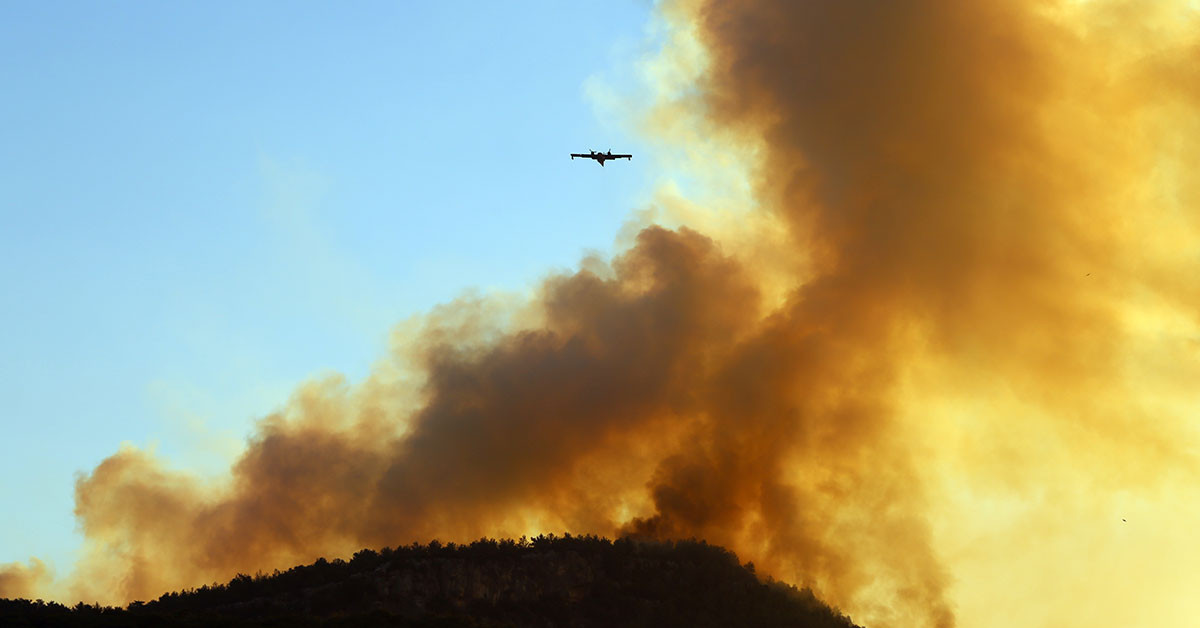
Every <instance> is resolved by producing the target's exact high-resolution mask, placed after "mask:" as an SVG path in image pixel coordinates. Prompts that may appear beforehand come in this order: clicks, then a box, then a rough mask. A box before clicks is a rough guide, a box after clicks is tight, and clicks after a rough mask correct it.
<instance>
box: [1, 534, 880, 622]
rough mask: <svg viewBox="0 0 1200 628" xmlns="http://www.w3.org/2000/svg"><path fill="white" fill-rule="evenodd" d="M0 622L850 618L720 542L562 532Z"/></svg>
mask: <svg viewBox="0 0 1200 628" xmlns="http://www.w3.org/2000/svg"><path fill="white" fill-rule="evenodd" d="M0 625H4V626H9V627H14V628H15V627H25V626H29V627H35V626H36V627H41V626H114V627H115V626H139V627H140V626H147V627H148V626H262V627H274V626H279V627H282V626H396V627H401V626H403V627H430V628H432V627H435V626H436V627H439V628H452V627H453V628H456V627H475V628H493V627H495V628H499V627H508V626H511V627H522V628H524V627H529V628H534V627H543V626H544V627H547V628H549V627H572V628H593V627H595V628H600V627H609V626H646V627H650V626H656V627H657V626H689V627H694V626H700V627H704V626H711V627H714V628H715V627H718V626H720V627H727V626H779V627H783V626H788V627H794V628H856V627H855V625H854V624H853V623H852V622H851V621H850V620H849V618H847V617H845V616H844V615H842V614H841V613H839V612H837V611H836V610H833V609H831V608H829V607H828V606H826V605H824V604H823V603H821V602H820V601H819V600H817V599H816V598H815V597H814V596H813V595H812V593H811V592H810V591H808V590H807V589H804V590H800V589H796V588H795V587H792V586H790V585H787V584H784V583H780V582H774V581H770V580H767V581H764V580H762V579H760V578H759V577H758V576H757V575H755V573H754V569H753V566H752V565H741V564H739V562H738V560H737V557H736V556H735V555H734V554H733V553H732V552H730V551H728V550H726V549H723V548H721V547H717V546H714V545H708V544H706V543H704V542H702V541H679V542H646V541H638V540H632V539H619V540H617V541H610V540H608V539H603V538H597V537H592V536H584V537H578V536H570V535H566V536H563V537H554V536H539V537H537V538H534V539H532V540H528V541H527V540H525V539H521V540H519V541H512V540H502V541H495V540H491V539H484V540H480V541H476V542H474V543H471V544H470V545H455V544H453V543H451V544H446V545H443V544H441V543H438V542H437V541H434V542H432V543H430V544H428V545H416V544H414V545H410V546H405V547H400V548H397V549H391V548H384V549H382V550H380V551H373V550H362V551H360V552H358V553H356V554H355V555H354V557H353V558H352V559H350V560H349V561H345V560H341V559H335V560H332V561H329V560H325V559H324V558H322V559H318V560H317V561H316V562H314V563H312V564H310V565H302V566H298V567H293V568H291V569H288V570H287V571H283V572H280V571H276V572H275V573H272V574H267V575H264V574H258V575H255V576H249V575H244V574H239V575H238V576H237V577H235V578H233V579H232V580H230V581H229V582H228V583H226V584H214V585H211V586H202V587H200V588H198V589H192V590H187V591H181V592H175V593H168V594H166V595H163V596H162V597H160V598H158V599H157V600H154V601H151V602H145V603H143V602H134V603H132V604H130V605H129V606H128V607H126V608H110V607H100V606H91V605H85V604H79V605H76V606H75V607H74V608H67V607H65V606H62V605H60V604H55V603H45V602H40V601H37V602H31V601H29V600H0Z"/></svg>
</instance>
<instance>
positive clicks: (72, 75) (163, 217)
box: [0, 0, 653, 575]
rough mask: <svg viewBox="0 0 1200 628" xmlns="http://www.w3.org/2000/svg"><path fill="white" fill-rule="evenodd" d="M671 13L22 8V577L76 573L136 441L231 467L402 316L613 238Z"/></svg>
mask: <svg viewBox="0 0 1200 628" xmlns="http://www.w3.org/2000/svg"><path fill="white" fill-rule="evenodd" d="M651 10H652V7H651V6H650V4H649V3H648V2H645V1H642V2H636V1H631V0H573V1H570V2H566V1H562V0H545V1H539V2H475V1H472V2H445V1H438V2H349V3H333V2H292V1H289V2H220V3H218V2H207V1H206V2H149V1H146V2H105V3H98V2H33V1H29V2H5V3H2V4H0V93H2V94H3V97H2V98H0V129H2V130H0V299H2V301H0V304H2V307H0V397H2V398H3V402H2V403H0V427H2V430H0V562H9V561H16V560H21V561H23V560H25V559H26V558H28V557H30V556H40V557H43V558H46V559H50V560H51V561H52V562H53V563H54V566H55V568H56V570H57V571H58V573H59V574H60V575H61V574H62V573H63V572H64V571H66V570H67V569H69V567H70V561H71V556H72V551H73V550H74V548H75V547H76V546H77V545H78V542H79V541H78V535H77V533H76V532H75V530H74V526H75V522H74V519H73V517H72V514H71V510H72V489H73V480H74V475H75V474H76V473H78V472H84V471H88V470H90V469H91V468H92V467H93V466H94V465H95V464H96V463H98V462H99V461H100V460H101V459H103V458H104V457H105V456H108V455H110V454H112V453H113V452H115V451H116V450H117V448H118V447H119V445H120V444H121V443H122V442H125V441H128V442H132V443H134V444H136V445H138V446H143V447H145V446H156V447H157V448H158V451H159V452H161V453H162V454H164V455H167V456H169V457H171V458H172V460H173V461H175V463H176V464H178V465H180V466H184V467H189V468H194V469H198V470H200V471H202V472H207V473H212V472H216V471H218V470H220V469H222V468H223V466H224V464H225V462H226V460H227V456H228V452H229V451H230V450H231V448H232V447H236V446H237V444H239V443H240V442H241V441H242V439H243V438H244V437H245V436H246V435H248V434H249V432H250V430H251V427H252V423H253V420H254V419H255V418H257V417H259V416H262V415H263V414H265V413H267V412H269V411H271V410H272V409H274V408H277V407H279V406H280V405H281V404H282V403H283V402H284V401H285V400H286V398H287V395H288V394H289V392H290V391H291V389H292V388H293V387H294V386H295V385H296V384H297V383H299V382H301V381H303V380H304V379H306V378H308V377H310V376H312V375H315V374H321V373H326V372H329V371H337V372H341V373H344V374H346V375H347V376H349V377H350V378H352V379H358V378H361V377H362V376H363V375H364V374H365V373H366V372H367V370H368V369H369V367H370V364H371V363H372V361H374V360H375V359H377V358H378V357H379V356H380V355H381V354H382V352H383V350H384V347H385V339H386V336H387V332H388V330H389V328H390V326H391V325H392V324H393V323H395V322H397V321H399V320H401V319H403V318H405V317H406V316H409V315H411V314H413V313H417V312H421V311H424V310H426V309H428V308H429V307H430V306H432V305H434V304H436V303H439V302H444V301H447V300H449V299H451V298H453V297H455V296H456V295H458V294H460V293H461V292H462V291H463V290H466V289H470V288H478V289H480V290H490V289H504V290H521V289H524V288H527V287H529V286H531V285H533V284H534V282H536V281H537V279H538V278H540V277H541V276H543V275H544V274H545V273H547V272H549V271H551V270H554V269H562V268H567V267H571V266H573V265H574V264H575V263H576V262H577V261H578V259H579V257H580V256H581V254H583V253H584V252H585V251H587V250H592V249H599V250H602V251H607V250H609V248H610V246H611V244H612V242H613V238H614V236H615V234H616V232H617V230H618V229H619V227H620V225H621V223H622V222H623V221H624V220H625V219H626V218H627V216H628V214H629V211H630V210H631V209H634V208H636V207H637V206H638V205H639V204H641V203H644V201H645V198H646V195H647V191H648V182H649V180H650V178H651V175H650V174H649V173H648V172H647V169H646V166H647V164H648V163H649V162H650V161H651V160H649V159H641V160H639V159H637V158H635V159H634V160H633V161H632V162H619V163H618V164H615V166H614V165H613V164H610V165H609V166H607V167H605V168H604V169H603V170H602V169H600V168H599V167H596V166H595V164H592V163H581V162H579V161H574V162H572V161H571V160H570V159H568V157H567V154H568V153H569V152H572V151H578V150H584V149H587V148H596V149H599V150H605V149H609V148H612V149H613V150H620V151H626V150H630V151H633V152H635V153H637V152H638V151H639V150H641V149H643V148H644V147H643V146H642V145H641V144H639V143H638V141H637V138H636V137H632V136H631V135H630V130H629V129H624V128H622V126H621V124H620V123H619V121H617V120H612V119H606V116H605V115H604V114H603V112H602V111H600V110H598V108H597V107H596V106H595V105H594V104H593V103H592V102H590V100H589V98H588V95H587V90H586V89H585V85H586V84H587V82H588V81H596V80H599V81H600V82H602V83H605V84H608V85H612V86H614V87H615V88H616V89H617V90H618V91H620V90H624V89H627V88H628V89H632V88H631V85H632V84H633V83H634V79H633V69H632V67H633V64H634V63H635V62H636V61H637V60H638V59H639V58H641V57H642V56H643V55H644V54H646V52H647V50H649V49H651V48H652V46H653V42H650V41H648V40H647V37H646V34H645V33H646V30H645V27H646V24H647V22H648V20H649V14H650V12H651Z"/></svg>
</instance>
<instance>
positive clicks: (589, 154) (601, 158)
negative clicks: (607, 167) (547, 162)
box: [571, 150, 633, 166]
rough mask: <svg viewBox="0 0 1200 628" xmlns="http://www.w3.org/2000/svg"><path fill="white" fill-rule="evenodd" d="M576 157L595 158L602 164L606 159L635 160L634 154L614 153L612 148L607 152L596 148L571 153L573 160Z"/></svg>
mask: <svg viewBox="0 0 1200 628" xmlns="http://www.w3.org/2000/svg"><path fill="white" fill-rule="evenodd" d="M576 157H583V158H584V159H595V160H596V163H598V164H600V165H601V166H603V165H604V161H605V160H606V159H628V160H630V161H632V160H633V155H614V154H613V152H612V151H611V150H609V151H608V152H607V153H597V152H596V151H594V150H589V151H588V152H587V154H583V153H571V160H572V161H574V160H575V158H576Z"/></svg>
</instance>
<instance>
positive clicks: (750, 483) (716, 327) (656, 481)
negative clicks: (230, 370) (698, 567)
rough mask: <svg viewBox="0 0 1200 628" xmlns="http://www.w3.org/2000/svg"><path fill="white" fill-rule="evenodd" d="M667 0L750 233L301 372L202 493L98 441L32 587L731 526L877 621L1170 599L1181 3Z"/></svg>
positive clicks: (101, 587)
mask: <svg viewBox="0 0 1200 628" xmlns="http://www.w3.org/2000/svg"><path fill="white" fill-rule="evenodd" d="M663 12H664V14H665V15H667V16H668V19H669V20H670V21H671V23H672V24H673V25H674V27H675V28H677V29H680V30H683V31H687V32H688V33H691V34H692V36H693V37H694V38H695V40H696V41H698V42H699V43H700V45H701V46H700V47H701V49H702V50H703V51H705V59H704V63H705V68H704V72H703V73H702V78H701V79H700V81H699V84H698V85H696V86H695V87H696V88H698V94H699V96H698V97H697V98H695V99H692V100H685V101H684V102H686V103H688V104H689V105H691V106H693V108H692V110H691V114H692V115H693V116H694V117H695V119H694V123H695V124H696V125H698V130H697V133H699V134H700V135H704V134H711V135H713V136H715V135H720V134H725V135H733V136H737V137H738V138H739V142H738V143H737V146H739V147H743V148H744V147H746V146H750V147H751V149H749V150H746V151H745V159H746V160H747V162H748V163H750V164H752V165H751V168H750V177H751V180H752V182H753V185H752V189H753V196H754V199H755V201H756V204H757V206H758V207H759V209H758V211H759V212H761V214H760V215H762V216H768V217H770V218H771V219H773V220H777V221H778V222H779V223H780V224H782V225H784V226H785V229H786V237H784V238H783V239H782V240H781V242H782V244H779V243H778V242H775V244H772V246H776V247H777V248H779V247H782V249H781V251H775V252H774V254H772V255H770V256H761V255H757V254H755V255H750V254H747V253H746V251H745V250H743V249H744V248H745V247H744V246H741V245H738V246H732V245H731V246H729V247H726V246H725V245H724V244H723V243H722V242H723V239H722V234H721V233H709V234H707V235H705V234H701V233H699V232H697V231H693V230H690V229H687V228H679V229H666V228H662V227H655V226H649V227H646V228H644V229H643V230H642V231H641V232H640V234H639V235H638V236H637V238H636V241H635V242H634V243H633V245H632V246H631V247H630V248H629V250H628V251H626V252H625V253H623V254H622V255H620V256H618V257H617V258H616V259H615V260H613V261H612V263H611V264H610V265H608V264H604V263H602V262H599V261H596V260H589V261H588V262H587V263H586V264H585V265H584V269H583V270H580V271H579V272H577V273H575V274H571V275H562V276H555V277H552V278H550V279H548V280H547V281H546V282H545V284H544V285H543V286H542V288H541V291H540V293H539V296H538V297H537V298H536V299H535V300H534V301H533V302H532V303H531V304H529V306H528V308H527V309H525V310H522V311H520V312H517V313H516V314H513V313H512V312H511V311H510V310H503V308H500V310H501V311H497V307H494V306H493V305H491V304H489V303H488V302H486V301H476V302H468V301H464V302H461V303H456V304H452V305H450V306H446V307H444V308H441V309H439V310H437V311H435V312H433V313H432V314H430V315H429V316H428V317H427V318H426V319H425V321H424V323H423V327H421V328H420V329H417V330H415V331H412V330H410V331H408V332H405V333H404V334H401V336H402V337H401V338H399V340H398V342H397V347H398V348H397V349H396V350H395V352H394V355H393V356H392V359H391V360H390V361H389V362H388V363H387V364H385V365H382V366H380V367H379V369H377V371H376V372H375V374H374V375H373V376H372V377H370V378H369V379H368V380H367V381H366V382H364V383H363V384H361V385H357V386H349V385H347V384H345V383H344V382H341V381H339V380H336V379H332V380H326V381H320V382H314V383H311V384H309V385H306V386H305V387H303V388H302V389H301V390H299V391H298V392H297V393H296V394H295V396H294V398H293V399H292V400H291V402H290V403H289V404H288V406H287V408H286V409H285V410H283V411H281V412H280V413H279V414H277V415H274V416H271V417H268V418H266V419H264V420H263V421H262V422H261V424H260V425H259V427H258V430H257V432H256V434H255V436H254V437H253V438H252V439H251V441H250V443H249V445H248V447H247V450H246V452H245V454H244V455H243V456H242V457H241V459H240V460H239V461H238V462H237V464H236V465H235V466H234V468H233V469H232V471H231V475H230V477H229V478H228V479H227V480H225V481H222V482H217V483H214V484H212V485H209V484H206V483H204V482H201V481H199V480H197V479H195V478H192V477H190V476H187V475H185V474H181V473H177V472H173V471H170V470H169V469H168V468H167V467H166V466H165V465H163V464H162V463H161V462H160V461H158V460H156V459H155V458H154V457H153V456H152V455H151V454H148V453H146V452H143V451H139V450H136V449H132V448H130V449H123V450H121V451H120V452H118V453H117V454H115V455H114V456H112V457H111V458H109V459H108V460H106V461H104V462H103V463H102V464H101V465H100V466H99V467H97V468H96V469H95V470H93V471H92V473H90V474H89V475H87V476H86V477H83V478H82V479H81V480H80V481H79V484H78V486H77V507H76V513H77V516H78V518H79V521H80V524H81V526H82V529H83V531H84V534H85V535H86V537H87V539H88V546H87V547H88V551H89V552H90V554H89V555H88V556H87V557H86V558H85V559H84V560H83V561H82V562H81V564H80V566H79V567H78V572H77V574H76V577H75V580H74V584H73V586H74V589H73V590H72V591H71V592H70V593H69V594H67V595H65V596H61V597H82V598H84V599H93V598H97V599H107V600H120V601H126V600H131V599H138V598H143V599H144V598H149V597H153V596H156V595H158V594H159V593H161V592H163V591H165V590H168V589H173V588H179V587H184V586H195V585H197V584H200V583H203V582H209V581H212V580H218V579H223V578H228V577H230V576H231V575H233V574H234V573H236V572H239V571H242V572H254V571H257V570H270V569H271V568H274V567H284V566H288V565H291V564H294V563H296V562H300V561H306V560H311V559H313V558H315V557H317V556H319V555H336V554H342V555H345V554H349V553H350V552H353V551H354V550H356V549H358V548H360V547H363V546H381V545H396V544H400V543H407V542H410V541H414V540H428V539H431V538H435V537H436V538H440V539H442V540H456V541H457V540H470V539H472V538H475V537H478V536H481V535H489V536H500V535H515V536H519V535H521V534H526V533H536V532H539V531H562V530H567V531H571V532H579V533H601V534H616V533H627V534H636V535H643V536H650V537H663V538H670V537H693V536H694V537H700V538H705V539H708V540H709V541H712V542H715V543H721V544H724V545H728V546H730V547H731V548H733V549H735V550H736V551H737V552H738V553H739V554H740V555H741V556H742V558H743V559H746V560H753V561H754V562H755V563H756V564H757V565H758V566H759V569H760V570H761V571H764V572H766V573H770V574H772V575H775V576H777V577H780V578H784V579H787V580H790V581H793V582H796V583H798V584H806V585H809V586H812V587H813V588H814V589H815V590H816V591H817V592H818V594H819V595H822V596H824V597H826V598H827V599H829V600H830V601H832V602H833V603H835V604H838V605H840V606H841V607H842V608H843V609H845V610H846V611H848V612H849V613H850V614H851V615H852V616H853V617H855V619H856V620H858V621H860V622H866V623H868V624H870V625H880V626H884V625H897V626H898V625H911V626H951V625H955V624H956V623H962V624H964V625H971V626H987V625H1000V624H1001V623H1002V624H1003V625H1009V624H1012V623H1025V624H1033V625H1048V624H1066V625H1088V626H1098V625H1125V624H1129V625H1150V624H1155V625H1184V623H1183V622H1185V620H1190V618H1194V617H1195V616H1197V614H1198V613H1200V609H1197V608H1194V607H1189V606H1187V603H1184V602H1180V601H1179V600H1181V599H1189V593H1188V592H1189V591H1191V590H1192V589H1193V588H1194V587H1195V585H1197V584H1200V573H1197V568H1196V567H1195V565H1197V564H1200V562H1198V561H1197V559H1200V555H1198V552H1200V550H1197V549H1196V546H1195V543H1194V539H1193V538H1192V535H1193V534H1194V532H1193V530H1194V526H1195V524H1196V523H1200V506H1196V505H1193V504H1200V500H1197V499H1196V498H1197V497H1200V494H1198V493H1200V490H1198V489H1197V488H1195V487H1196V486H1198V484H1197V482H1196V479H1197V477H1196V475H1197V474H1196V470H1197V469H1196V458H1195V452H1196V444H1197V439H1196V436H1197V433H1196V427H1195V426H1194V425H1193V421H1192V419H1195V418H1197V417H1200V397H1198V393H1197V391H1198V390H1200V388H1198V387H1197V386H1196V382H1197V381H1200V379H1198V376H1200V359H1198V357H1200V321H1198V320H1197V313H1198V312H1200V307H1198V306H1200V290H1198V289H1197V288H1198V287H1200V286H1198V285H1197V280H1196V279H1195V278H1196V277H1197V276H1200V273H1198V272H1197V271H1200V256H1198V254H1197V252H1198V251H1200V203H1198V202H1197V201H1200V186H1198V185H1197V183H1196V182H1195V180H1194V178H1193V176H1192V174H1191V173H1192V172H1193V171H1194V169H1195V165H1196V164H1197V163H1200V107H1198V105H1200V76H1197V71H1198V70H1197V68H1200V66H1198V65H1196V64H1195V60H1196V59H1197V54H1198V53H1200V45H1198V43H1200V39H1198V37H1200V28H1198V27H1200V21H1198V20H1197V18H1196V15H1195V13H1194V11H1193V10H1191V9H1190V8H1188V7H1187V4H1186V3H1167V2H1136V3H1125V2H1122V3H1117V2H1102V1H1100V0H1094V1H1092V2H1076V1H1068V0H1062V1H1050V0H1043V1H1034V0H1027V1H1018V0H1003V1H999V0H997V1H995V2H961V1H958V0H911V1H906V2H877V1H873V0H845V1H838V2H825V1H815V0H811V1H783V0H725V1H720V2H717V1H715V0H713V1H711V2H709V1H705V0H691V1H683V2H677V3H671V4H668V5H665V6H664V7H663ZM665 54H666V55H668V56H669V55H670V54H672V51H671V50H668V51H667V52H666V53H665ZM675 104H676V105H677V104H678V103H675ZM659 115H661V112H659ZM739 150H740V149H739ZM694 200H695V201H696V202H701V203H702V202H703V200H704V199H694ZM773 242H774V241H773ZM781 260H782V261H781ZM767 263H772V264H782V265H783V266H785V267H786V268H787V269H788V270H787V272H782V273H781V272H780V271H779V269H778V268H766V267H763V266H762V264H767ZM799 269H803V270H799ZM768 277H769V278H770V280H769V281H768V280H767V278H768ZM781 277H782V279H781ZM780 281H782V282H784V285H783V287H782V294H784V295H785V296H784V298H782V299H776V298H773V297H772V298H767V295H768V294H770V295H774V294H776V293H779V292H781V289H780V286H778V285H775V284H777V283H779V282H780ZM768 283H769V284H770V285H768ZM414 382H417V385H414ZM1122 519H1127V521H1122ZM5 573H9V574H16V573H17V572H15V571H10V572H5ZM3 578H15V579H19V578H20V575H19V574H18V575H16V576H13V575H8V576H0V594H3V595H11V593H10V591H21V589H20V588H13V589H10V588H8V587H9V586H10V585H8V584H5V583H6V582H7V580H5V579H3ZM21 586H25V585H21Z"/></svg>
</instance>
